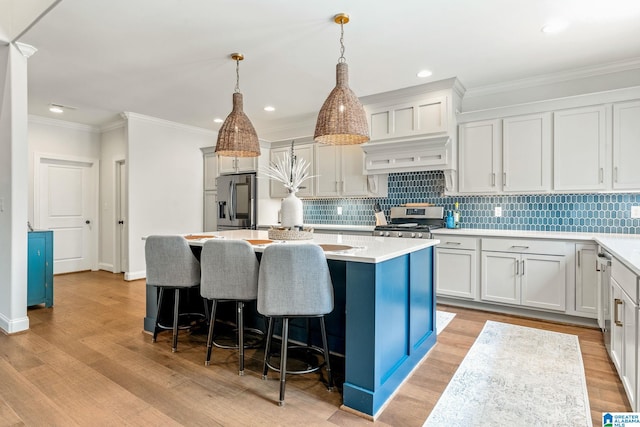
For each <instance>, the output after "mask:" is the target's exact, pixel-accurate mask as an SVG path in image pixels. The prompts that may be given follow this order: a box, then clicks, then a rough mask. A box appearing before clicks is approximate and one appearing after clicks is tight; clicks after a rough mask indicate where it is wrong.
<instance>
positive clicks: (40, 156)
mask: <svg viewBox="0 0 640 427" xmlns="http://www.w3.org/2000/svg"><path fill="white" fill-rule="evenodd" d="M43 160H54V161H60V162H70V163H85V164H89V165H90V166H88V168H89V170H90V177H91V180H92V183H91V187H93V194H94V197H93V200H92V202H91V221H92V227H91V229H90V231H89V238H90V247H89V254H88V256H89V265H90V268H91V270H92V271H97V270H98V232H99V230H100V218H99V216H98V212H99V210H98V208H99V204H100V182H99V179H98V177H99V176H100V175H99V174H100V170H99V169H100V160H99V159H97V158H92V157H80V156H68V155H61V154H51V153H42V152H35V153H34V154H33V224H34V228H36V229H38V228H40V227H41V224H40V190H41V189H40V166H41V164H42V161H43ZM54 239H55V233H54ZM54 256H55V254H54Z"/></svg>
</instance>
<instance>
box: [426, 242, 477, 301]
mask: <svg viewBox="0 0 640 427" xmlns="http://www.w3.org/2000/svg"><path fill="white" fill-rule="evenodd" d="M440 240H441V242H440V244H439V245H438V246H437V247H436V250H435V262H436V266H435V280H436V293H437V295H445V296H449V297H459V298H465V299H472V300H475V299H477V294H478V268H477V258H478V251H477V244H478V239H475V238H472V237H458V236H442V237H440Z"/></svg>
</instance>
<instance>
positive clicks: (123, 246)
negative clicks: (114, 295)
mask: <svg viewBox="0 0 640 427" xmlns="http://www.w3.org/2000/svg"><path fill="white" fill-rule="evenodd" d="M126 167H127V161H126V160H125V159H118V160H116V161H115V162H114V177H115V180H114V185H115V187H114V189H115V191H114V198H115V203H114V206H115V209H114V214H115V215H114V217H115V218H114V220H115V229H114V231H115V236H114V237H115V238H114V242H115V248H114V249H115V251H114V260H113V272H114V273H126V270H127V269H128V266H127V265H128V262H127V261H123V258H124V257H126V258H127V259H128V253H127V252H128V251H127V249H128V235H129V233H128V227H129V225H128V220H129V218H128V213H129V212H128V209H129V208H128V204H127V200H128V197H127V194H126V191H127V189H128V186H127V182H126V181H127V176H126V173H127V170H126ZM122 168H125V176H124V178H123V176H122V175H123V174H122ZM123 179H124V181H125V182H124V183H123V182H122V180H123ZM123 184H124V192H125V194H122V191H123V190H122V189H123ZM120 220H124V225H123V226H122V227H120V224H118V221H120Z"/></svg>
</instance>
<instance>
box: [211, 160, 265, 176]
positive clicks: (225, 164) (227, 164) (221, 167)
mask: <svg viewBox="0 0 640 427" xmlns="http://www.w3.org/2000/svg"><path fill="white" fill-rule="evenodd" d="M257 169H258V158H257V157H225V156H218V173H219V174H220V175H224V174H231V173H241V172H255V171H256V170H257Z"/></svg>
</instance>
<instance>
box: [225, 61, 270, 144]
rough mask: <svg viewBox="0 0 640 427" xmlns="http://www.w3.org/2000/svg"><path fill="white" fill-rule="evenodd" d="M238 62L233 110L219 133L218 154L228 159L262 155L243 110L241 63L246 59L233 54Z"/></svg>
mask: <svg viewBox="0 0 640 427" xmlns="http://www.w3.org/2000/svg"><path fill="white" fill-rule="evenodd" d="M231 58H233V59H234V60H235V61H236V88H235V92H234V93H233V109H232V110H231V113H230V114H229V115H228V116H227V118H226V119H225V121H224V123H222V126H221V127H220V130H219V131H218V142H217V143H216V150H215V152H216V154H218V155H219V156H226V157H257V156H259V155H260V142H259V141H258V134H257V133H256V130H255V128H254V127H253V124H251V120H249V117H247V115H246V114H245V113H244V111H243V110H242V93H240V84H239V82H240V75H239V63H240V61H242V60H243V59H244V55H242V54H240V53H232V54H231Z"/></svg>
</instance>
